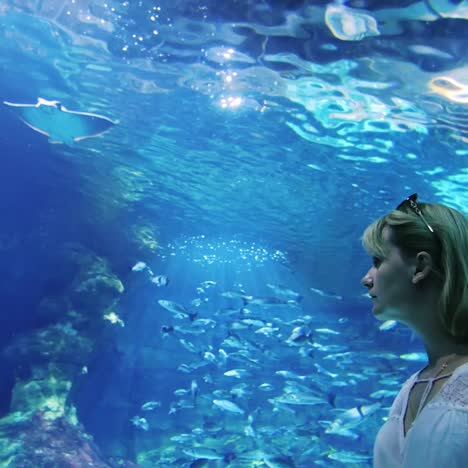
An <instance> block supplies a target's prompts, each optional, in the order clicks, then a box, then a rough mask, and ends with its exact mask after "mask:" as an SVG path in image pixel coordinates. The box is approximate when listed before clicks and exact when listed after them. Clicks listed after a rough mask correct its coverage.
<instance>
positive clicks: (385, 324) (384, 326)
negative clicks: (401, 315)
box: [379, 320, 398, 331]
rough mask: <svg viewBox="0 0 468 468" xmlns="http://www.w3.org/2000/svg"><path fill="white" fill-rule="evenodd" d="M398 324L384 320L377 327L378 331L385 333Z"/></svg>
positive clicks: (394, 321)
mask: <svg viewBox="0 0 468 468" xmlns="http://www.w3.org/2000/svg"><path fill="white" fill-rule="evenodd" d="M397 324H398V322H397V321H396V320H386V321H385V322H383V323H382V324H381V325H380V326H379V330H382V331H386V330H391V329H392V328H395V327H396V326H397Z"/></svg>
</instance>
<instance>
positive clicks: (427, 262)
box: [412, 252, 433, 284]
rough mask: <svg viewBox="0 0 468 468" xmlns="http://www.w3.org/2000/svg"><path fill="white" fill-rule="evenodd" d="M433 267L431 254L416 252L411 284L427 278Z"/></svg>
mask: <svg viewBox="0 0 468 468" xmlns="http://www.w3.org/2000/svg"><path fill="white" fill-rule="evenodd" d="M432 269H433V264H432V256H431V254H429V253H428V252H418V254H417V255H416V259H415V269H414V274H413V279H412V281H413V284H417V283H419V282H420V281H422V280H423V279H425V278H427V277H428V276H429V275H430V273H431V271H432Z"/></svg>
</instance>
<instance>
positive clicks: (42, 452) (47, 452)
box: [0, 411, 138, 468]
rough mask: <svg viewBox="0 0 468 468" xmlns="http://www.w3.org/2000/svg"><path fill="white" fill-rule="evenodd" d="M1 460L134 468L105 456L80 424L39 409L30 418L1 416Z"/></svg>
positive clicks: (29, 465)
mask: <svg viewBox="0 0 468 468" xmlns="http://www.w3.org/2000/svg"><path fill="white" fill-rule="evenodd" d="M0 464H1V466H12V467H21V468H38V467H60V468H80V467H84V466H86V467H93V468H117V467H123V468H133V467H137V466H138V465H135V464H134V463H132V462H130V461H127V460H112V461H109V460H106V459H105V457H104V456H103V455H102V454H101V453H100V451H99V449H98V447H97V446H96V445H95V444H94V442H93V440H92V438H91V437H90V436H89V435H88V434H86V433H85V432H84V430H83V428H82V427H81V426H80V425H73V424H70V423H69V422H68V421H67V420H66V419H65V418H56V419H53V420H50V419H48V418H47V417H45V415H44V413H42V412H40V411H38V412H36V413H35V414H34V415H33V416H32V417H31V418H30V419H28V420H22V421H15V420H13V419H12V418H11V417H10V418H4V419H2V420H0Z"/></svg>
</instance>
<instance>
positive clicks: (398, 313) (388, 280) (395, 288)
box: [361, 226, 414, 322]
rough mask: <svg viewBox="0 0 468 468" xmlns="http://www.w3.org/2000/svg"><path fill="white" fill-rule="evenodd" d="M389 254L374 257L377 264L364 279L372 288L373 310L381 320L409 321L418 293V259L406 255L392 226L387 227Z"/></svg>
mask: <svg viewBox="0 0 468 468" xmlns="http://www.w3.org/2000/svg"><path fill="white" fill-rule="evenodd" d="M382 234H383V240H384V251H385V252H386V253H387V254H386V256H385V258H377V257H373V265H372V267H371V268H370V270H369V271H368V272H367V273H366V275H365V276H364V277H363V278H362V280H361V283H362V284H363V285H364V286H366V287H367V288H368V290H369V295H370V296H371V298H372V302H373V309H372V312H373V314H374V315H375V317H376V318H378V319H379V320H399V321H401V322H407V320H405V319H406V318H408V317H409V316H408V314H409V310H410V308H411V301H412V298H413V297H414V284H413V282H412V277H413V272H414V263H413V262H411V261H410V260H408V259H407V258H404V257H403V256H402V254H401V251H400V249H399V248H398V247H396V246H395V245H394V244H393V243H392V241H391V228H389V227H388V226H386V227H385V228H384V230H383V233H382Z"/></svg>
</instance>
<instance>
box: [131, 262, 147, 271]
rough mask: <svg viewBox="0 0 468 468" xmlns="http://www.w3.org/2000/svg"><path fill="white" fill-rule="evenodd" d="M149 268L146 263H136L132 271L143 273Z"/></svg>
mask: <svg viewBox="0 0 468 468" xmlns="http://www.w3.org/2000/svg"><path fill="white" fill-rule="evenodd" d="M147 268H148V265H147V264H146V263H145V262H136V263H135V265H133V266H132V271H143V270H146V269H147Z"/></svg>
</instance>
